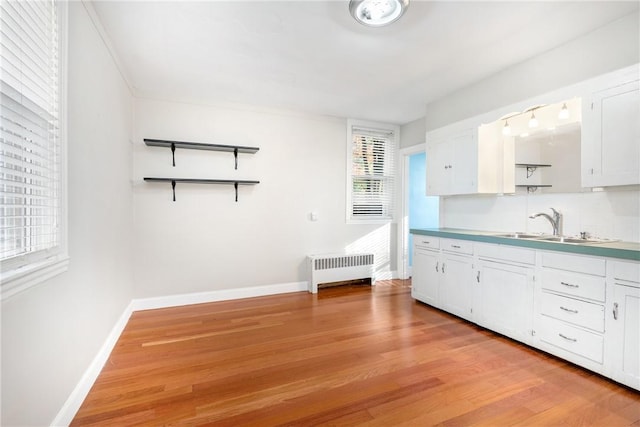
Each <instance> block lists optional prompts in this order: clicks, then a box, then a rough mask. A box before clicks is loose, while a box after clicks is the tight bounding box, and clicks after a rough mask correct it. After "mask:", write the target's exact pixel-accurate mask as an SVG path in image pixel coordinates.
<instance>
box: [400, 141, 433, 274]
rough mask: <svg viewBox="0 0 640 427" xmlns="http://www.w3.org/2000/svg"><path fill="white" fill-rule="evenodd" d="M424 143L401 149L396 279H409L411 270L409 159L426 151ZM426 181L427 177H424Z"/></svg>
mask: <svg viewBox="0 0 640 427" xmlns="http://www.w3.org/2000/svg"><path fill="white" fill-rule="evenodd" d="M426 148H427V147H426V145H425V142H421V143H418V144H416V145H412V146H410V147H405V148H401V149H400V150H399V154H400V162H399V163H400V165H399V166H400V168H399V169H400V171H399V172H400V177H401V180H400V181H401V189H400V209H399V217H398V236H397V248H398V250H397V252H398V253H397V266H398V277H399V278H400V279H408V278H409V277H411V268H410V267H409V251H410V250H411V248H410V247H409V197H408V195H407V193H408V191H409V157H411V156H412V155H414V154H419V153H422V152H424V151H426ZM425 179H427V177H425Z"/></svg>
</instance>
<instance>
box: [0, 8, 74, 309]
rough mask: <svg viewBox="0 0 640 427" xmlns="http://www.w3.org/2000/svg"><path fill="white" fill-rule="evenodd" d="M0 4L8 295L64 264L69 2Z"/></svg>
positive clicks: (0, 161)
mask: <svg viewBox="0 0 640 427" xmlns="http://www.w3.org/2000/svg"><path fill="white" fill-rule="evenodd" d="M0 4H1V6H0V7H1V9H0V12H1V15H0V20H1V22H0V31H1V34H0V36H1V37H0V40H1V42H0V62H1V68H0V262H1V267H2V298H6V297H8V296H10V295H13V294H15V293H16V292H19V291H20V290H22V289H25V288H26V287H28V286H31V285H33V284H36V283H39V282H40V281H42V280H45V279H47V278H49V277H51V276H52V275H54V274H57V273H59V272H61V271H64V269H65V268H66V263H67V256H66V235H65V212H66V206H65V203H64V200H65V198H64V190H65V179H66V176H65V175H66V173H65V162H64V161H65V159H64V154H65V151H64V147H65V145H64V102H63V100H64V69H63V67H62V65H63V64H64V62H65V61H64V57H65V56H64V54H65V50H64V49H62V46H64V43H63V40H65V39H66V34H65V24H66V2H64V1H60V2H56V1H53V0H47V1H24V2H23V1H3V2H1V3H0Z"/></svg>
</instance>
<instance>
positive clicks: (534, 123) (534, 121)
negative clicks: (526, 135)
mask: <svg viewBox="0 0 640 427" xmlns="http://www.w3.org/2000/svg"><path fill="white" fill-rule="evenodd" d="M529 127H530V128H537V127H538V119H536V114H535V113H534V112H533V111H532V112H531V118H530V119H529Z"/></svg>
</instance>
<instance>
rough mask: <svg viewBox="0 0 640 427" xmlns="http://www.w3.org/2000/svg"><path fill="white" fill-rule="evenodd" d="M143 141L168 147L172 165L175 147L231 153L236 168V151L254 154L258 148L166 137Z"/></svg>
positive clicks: (174, 160)
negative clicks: (173, 139) (177, 139)
mask: <svg viewBox="0 0 640 427" xmlns="http://www.w3.org/2000/svg"><path fill="white" fill-rule="evenodd" d="M144 143H145V144H146V145H148V146H150V147H167V148H170V149H171V157H172V163H173V166H175V165H176V154H175V153H176V148H185V149H188V150H207V151H225V152H229V153H233V157H234V158H235V168H236V169H238V153H247V154H255V153H256V152H257V151H258V150H260V148H258V147H246V146H242V145H221V144H204V143H200V142H187V141H169V140H166V139H149V138H145V139H144Z"/></svg>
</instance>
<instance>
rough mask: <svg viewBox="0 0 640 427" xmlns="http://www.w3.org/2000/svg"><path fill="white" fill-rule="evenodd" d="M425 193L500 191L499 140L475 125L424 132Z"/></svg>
mask: <svg viewBox="0 0 640 427" xmlns="http://www.w3.org/2000/svg"><path fill="white" fill-rule="evenodd" d="M426 139H427V149H426V153H427V195H428V196H448V195H454V194H478V193H489V194H491V193H500V192H502V189H501V188H499V185H498V183H499V182H500V183H501V182H502V181H501V179H500V180H499V179H498V176H499V175H500V174H501V173H502V144H501V141H498V140H496V139H492V140H485V139H484V138H479V135H478V128H477V127H474V128H467V129H458V130H449V131H442V130H439V131H437V132H428V133H427V137H426Z"/></svg>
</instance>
